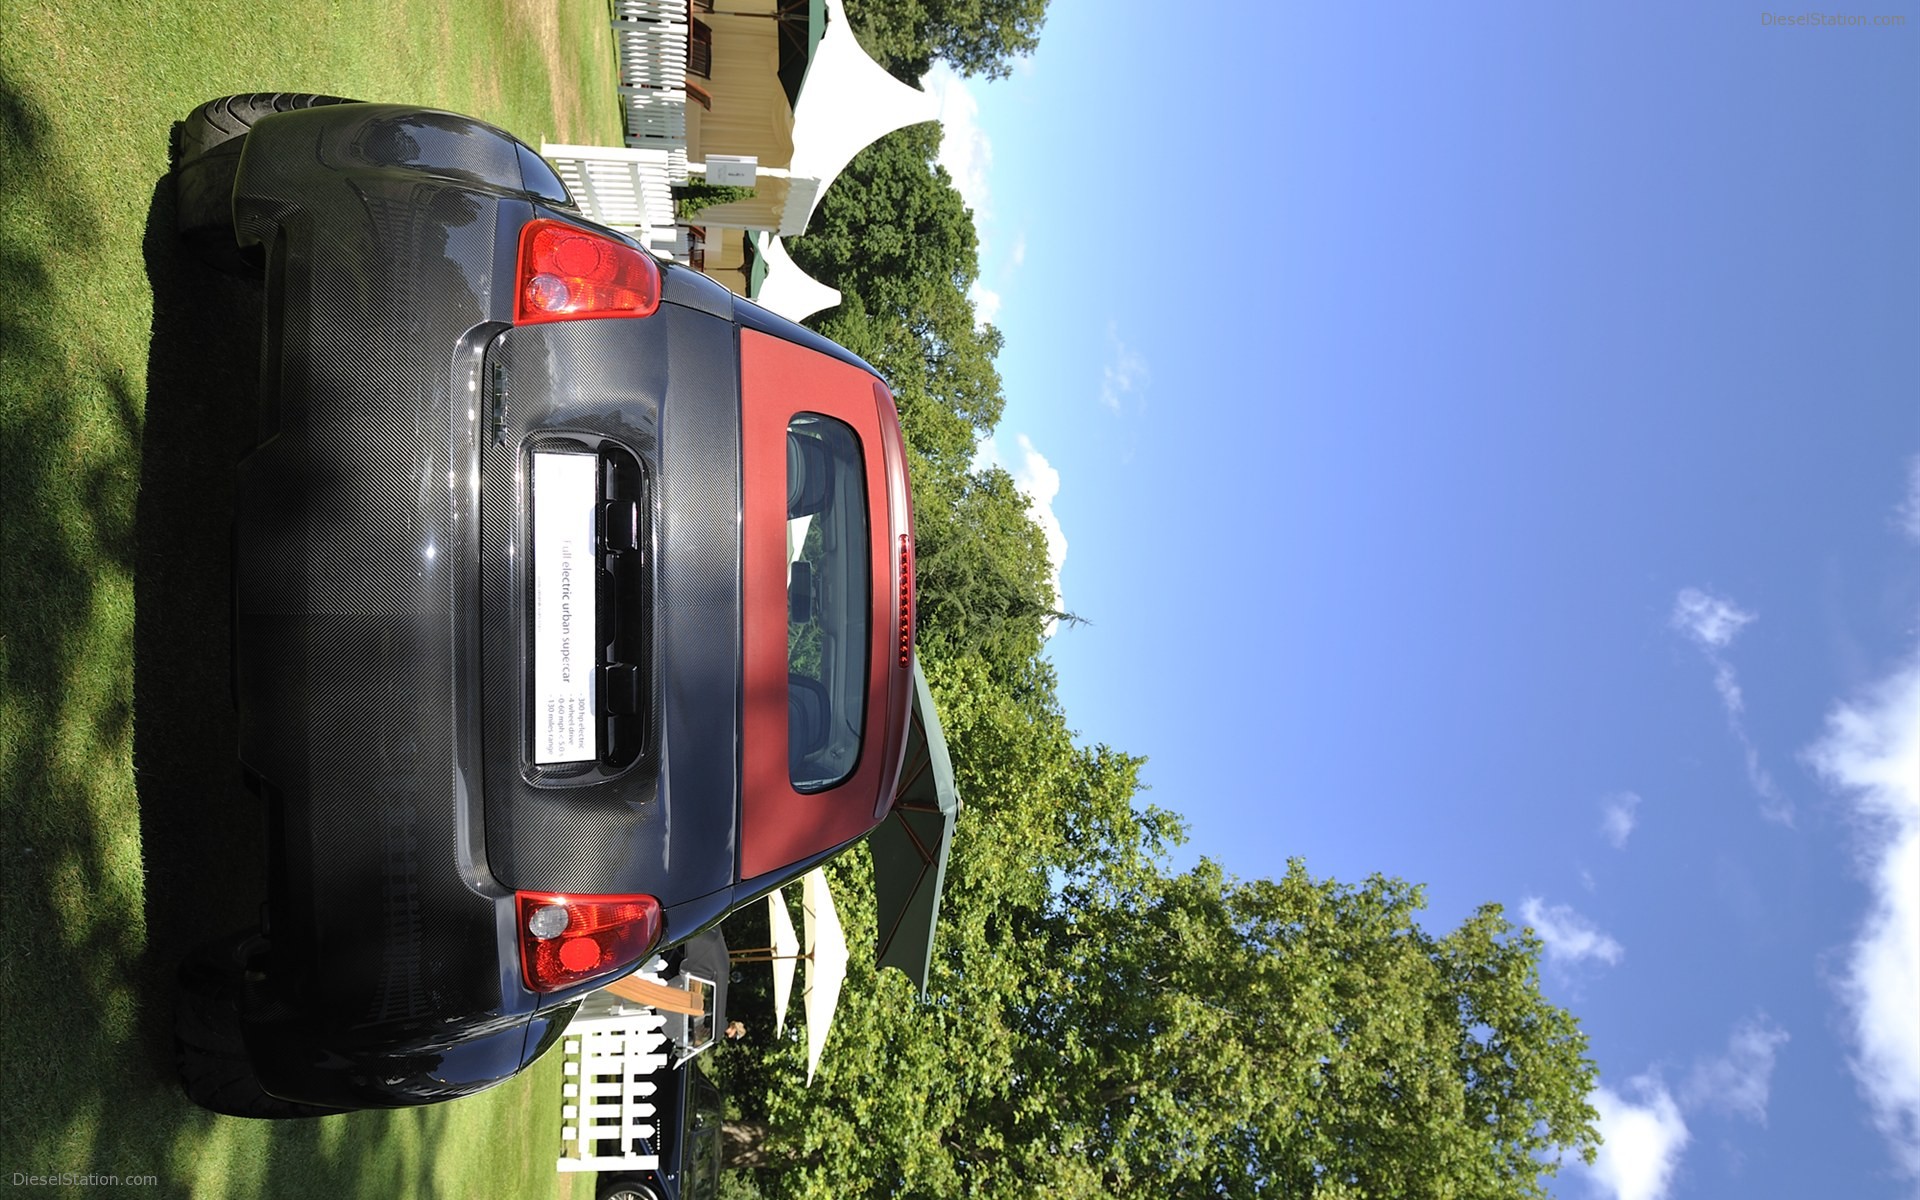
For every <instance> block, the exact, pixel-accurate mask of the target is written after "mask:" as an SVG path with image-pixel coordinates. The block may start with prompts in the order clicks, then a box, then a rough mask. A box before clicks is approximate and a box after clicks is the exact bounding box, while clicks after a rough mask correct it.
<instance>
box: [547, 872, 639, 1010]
mask: <svg viewBox="0 0 1920 1200" xmlns="http://www.w3.org/2000/svg"><path fill="white" fill-rule="evenodd" d="M516 898H517V899H518V901H519V918H520V974H521V976H522V977H523V978H524V979H525V980H526V981H527V986H528V987H529V988H531V989H532V990H534V991H536V992H556V991H559V990H560V989H561V988H564V987H572V986H573V985H574V984H576V983H582V982H585V981H586V980H589V979H593V978H596V977H598V976H601V975H611V974H612V973H614V972H615V971H619V970H622V969H623V968H626V967H629V966H631V965H633V964H634V963H636V962H638V961H639V960H640V958H641V956H642V955H644V954H646V952H647V951H649V950H651V949H653V944H654V943H655V942H656V941H658V940H660V902H659V901H658V900H655V899H654V898H653V897H652V896H562V895H559V894H557V893H554V892H520V893H517V895H516ZM536 931H537V932H536Z"/></svg>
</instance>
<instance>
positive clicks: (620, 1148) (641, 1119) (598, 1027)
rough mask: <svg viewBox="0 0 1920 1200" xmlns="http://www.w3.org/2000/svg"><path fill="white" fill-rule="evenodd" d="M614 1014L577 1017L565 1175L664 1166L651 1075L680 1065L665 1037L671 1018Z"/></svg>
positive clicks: (566, 1106)
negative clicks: (663, 1029) (664, 1028)
mask: <svg viewBox="0 0 1920 1200" xmlns="http://www.w3.org/2000/svg"><path fill="white" fill-rule="evenodd" d="M655 982H658V978H657V977H655ZM614 1007H615V1009H616V1010H618V1011H614V1012H610V1013H603V1014H600V1015H595V1016H576V1017H574V1019H573V1024H571V1025H569V1026H568V1027H567V1032H566V1034H565V1036H564V1039H563V1041H562V1043H561V1047H562V1053H563V1055H564V1056H565V1059H564V1063H563V1065H562V1068H561V1070H562V1079H563V1082H562V1085H561V1108H560V1114H561V1120H560V1160H559V1169H560V1170H562V1171H652V1170H658V1169H659V1167H660V1155H659V1144H660V1143H659V1138H658V1136H657V1133H658V1130H659V1114H657V1113H656V1112H655V1111H654V1104H653V1100H652V1097H653V1095H654V1092H655V1090H656V1086H657V1085H656V1083H655V1081H654V1079H652V1078H651V1076H653V1075H655V1074H656V1073H664V1072H665V1071H666V1069H667V1065H668V1063H669V1062H671V1061H672V1058H671V1053H672V1049H673V1048H672V1046H671V1045H670V1044H669V1043H668V1041H667V1036H666V1034H664V1033H662V1032H661V1026H662V1025H664V1024H665V1023H666V1018H665V1017H663V1016H661V1015H660V1014H659V1013H657V1012H655V1011H653V1010H652V1009H649V1008H628V1007H627V1006H624V1005H616V1006H614Z"/></svg>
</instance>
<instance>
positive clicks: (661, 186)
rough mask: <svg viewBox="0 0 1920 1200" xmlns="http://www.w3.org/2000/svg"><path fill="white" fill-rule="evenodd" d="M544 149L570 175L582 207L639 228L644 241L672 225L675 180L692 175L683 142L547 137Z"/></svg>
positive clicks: (600, 218) (621, 225)
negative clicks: (577, 142)
mask: <svg viewBox="0 0 1920 1200" xmlns="http://www.w3.org/2000/svg"><path fill="white" fill-rule="evenodd" d="M540 153H541V155H542V157H544V158H545V159H546V160H547V161H548V162H550V163H552V164H553V169H554V170H555V171H557V172H559V174H560V178H562V179H564V180H566V183H567V190H568V191H570V192H572V193H573V198H574V200H575V201H576V202H577V203H578V204H579V205H580V211H581V212H584V213H585V214H587V216H589V217H592V218H593V219H594V220H596V221H598V222H600V223H601V224H602V225H614V226H618V227H619V228H622V229H637V230H640V231H642V233H641V240H642V241H646V240H648V238H649V237H650V236H652V235H653V234H654V233H656V232H660V233H667V232H668V231H671V230H672V229H673V225H674V217H673V185H674V184H676V183H685V182H686V180H687V152H686V150H685V149H684V148H682V149H680V150H662V149H658V148H633V147H628V148H626V149H621V148H619V147H614V146H569V145H558V144H554V143H544V144H542V145H541V147H540Z"/></svg>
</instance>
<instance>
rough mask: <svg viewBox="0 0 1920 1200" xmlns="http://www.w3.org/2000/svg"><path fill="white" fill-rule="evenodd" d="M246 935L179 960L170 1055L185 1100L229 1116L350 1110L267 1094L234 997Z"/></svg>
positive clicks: (250, 942)
mask: <svg viewBox="0 0 1920 1200" xmlns="http://www.w3.org/2000/svg"><path fill="white" fill-rule="evenodd" d="M256 943H257V939H256V938H255V937H254V936H253V935H251V934H236V935H235V936H233V937H229V938H223V939H221V940H220V941H217V942H209V943H207V944H206V945H204V946H202V947H200V948H199V949H198V950H195V951H194V952H193V953H192V954H189V955H188V956H187V959H186V961H185V962H183V963H182V964H181V965H180V978H179V985H178V987H177V988H176V989H175V991H174V1009H173V1042H174V1058H175V1062H176V1063H177V1064H178V1065H179V1068H180V1083H181V1086H182V1087H183V1088H184V1089H185V1090H186V1093H187V1099H189V1100H191V1101H193V1102H194V1103H195V1104H198V1105H199V1106H200V1107H202V1108H206V1109H211V1110H212V1111H214V1112H217V1113H225V1114H227V1115H228V1116H232V1117H263V1118H285V1117H324V1116H329V1115H331V1114H333V1113H338V1112H349V1111H352V1110H350V1109H343V1108H327V1107H323V1106H321V1105H317V1104H297V1103H295V1102H293V1101H291V1100H282V1099H280V1098H279V1097H278V1096H273V1095H269V1094H268V1093H267V1091H266V1089H264V1088H262V1087H261V1086H260V1080H259V1079H258V1078H257V1077H256V1076H255V1075H254V1073H253V1064H252V1063H251V1062H250V1061H249V1060H248V1058H247V1047H246V1043H245V1042H244V1041H243V1040H242V1039H241V1036H240V1010H239V1006H238V998H239V995H240V984H241V975H242V972H244V971H245V970H246V959H247V954H248V952H249V950H250V949H251V948H252V947H253V946H254V945H255V944H256Z"/></svg>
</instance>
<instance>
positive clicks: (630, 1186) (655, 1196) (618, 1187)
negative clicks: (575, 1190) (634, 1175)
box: [594, 1180, 660, 1200]
mask: <svg viewBox="0 0 1920 1200" xmlns="http://www.w3.org/2000/svg"><path fill="white" fill-rule="evenodd" d="M594 1200H660V1194H659V1193H658V1192H656V1191H654V1190H653V1189H652V1188H650V1187H648V1186H647V1185H646V1184H644V1183H630V1182H625V1181H619V1180H616V1181H612V1182H609V1181H605V1180H603V1181H602V1182H601V1183H600V1186H599V1188H598V1189H597V1190H596V1191H595V1193H594Z"/></svg>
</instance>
